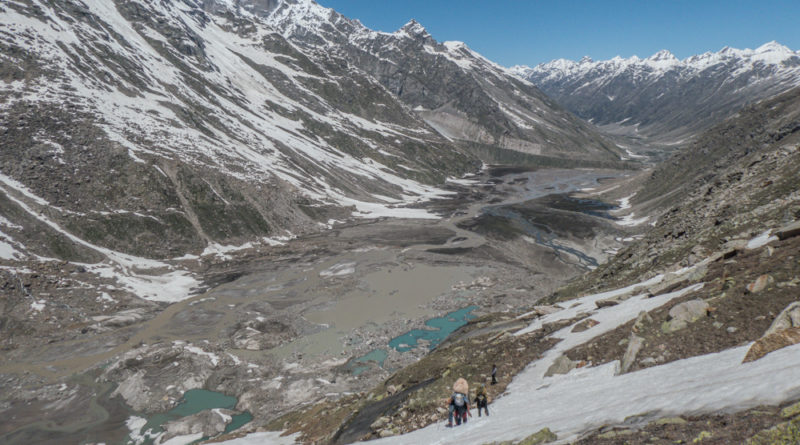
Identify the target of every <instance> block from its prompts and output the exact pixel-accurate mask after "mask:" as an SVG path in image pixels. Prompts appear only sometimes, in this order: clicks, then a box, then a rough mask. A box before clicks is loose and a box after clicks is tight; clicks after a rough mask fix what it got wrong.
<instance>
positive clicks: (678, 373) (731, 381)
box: [375, 276, 800, 444]
mask: <svg viewBox="0 0 800 445" xmlns="http://www.w3.org/2000/svg"><path fill="white" fill-rule="evenodd" d="M662 278H663V277H661V276H658V277H655V278H653V279H651V280H648V281H647V282H644V283H639V284H637V285H634V286H629V287H627V288H624V289H619V290H616V291H611V292H605V293H602V294H596V295H591V296H588V297H585V298H582V299H580V300H577V302H570V304H573V303H577V305H576V306H575V307H570V308H569V309H565V310H563V311H560V312H557V313H554V314H550V315H548V316H545V317H543V318H542V319H540V320H536V321H534V322H533V323H532V324H531V326H529V327H528V328H526V329H525V330H523V331H521V332H520V333H519V334H522V333H525V332H530V331H533V330H535V329H537V328H538V327H540V326H541V324H542V323H543V322H549V321H555V320H558V319H566V318H571V317H573V316H575V315H576V314H577V313H579V312H592V318H593V319H595V320H597V321H599V324H598V325H596V326H594V327H592V328H590V329H588V330H586V331H583V332H578V333H572V332H571V329H572V327H573V326H568V327H566V328H564V329H561V330H559V331H558V332H555V333H554V334H552V336H553V337H556V338H561V339H563V340H562V341H561V342H560V343H558V344H557V345H556V346H555V347H554V348H553V349H551V350H550V351H548V353H547V354H546V355H545V356H544V357H543V358H542V359H540V360H537V361H535V362H532V363H531V364H530V365H528V367H527V368H525V370H523V371H522V372H521V373H520V374H519V375H518V376H517V377H515V378H514V380H513V382H512V383H511V384H510V385H509V387H508V389H507V394H506V395H504V396H502V397H500V398H498V399H497V400H496V402H495V403H494V404H492V416H491V417H483V418H478V417H473V418H472V419H471V421H470V422H469V423H467V424H466V425H463V426H460V427H458V428H453V429H445V428H443V425H442V424H441V423H439V424H435V425H431V426H428V427H427V428H424V429H421V430H418V431H415V432H412V433H409V434H406V435H402V436H397V437H391V438H386V439H380V440H376V441H375V443H376V444H416V443H425V444H460V443H464V442H465V441H466V442H470V443H486V442H497V441H504V440H519V439H522V438H525V437H527V436H528V435H530V434H532V433H534V432H536V431H538V430H540V429H541V428H545V427H548V428H550V429H551V430H552V431H553V432H555V433H556V434H558V436H559V439H560V440H561V441H564V440H570V439H575V438H576V437H578V435H579V434H581V433H582V432H584V431H587V430H591V429H595V428H598V427H600V426H602V425H609V424H616V423H621V422H623V421H624V420H625V419H626V418H629V417H632V416H640V415H645V417H646V420H650V419H651V418H657V417H660V416H670V415H678V414H700V413H707V412H714V411H721V410H725V411H730V410H741V409H747V408H750V407H754V406H757V405H761V404H778V403H780V402H782V401H785V400H791V399H794V398H797V397H800V380H798V379H797V369H798V367H800V345H795V346H792V347H789V348H784V349H781V350H778V351H775V352H773V353H771V354H768V355H767V356H766V357H764V358H762V359H761V360H758V361H755V362H752V363H746V364H742V359H743V358H744V356H745V354H746V352H747V350H748V348H749V346H750V345H745V346H741V347H737V348H733V349H729V350H726V351H722V352H719V353H715V354H708V355H704V356H699V357H693V358H689V359H684V360H679V361H675V362H671V363H668V364H665V365H662V366H656V367H652V368H647V369H644V370H640V371H637V372H633V373H628V374H623V375H617V373H618V370H619V362H616V361H615V362H612V363H608V364H605V365H601V366H597V367H587V368H580V369H576V370H573V371H572V372H570V373H568V374H566V375H556V376H553V377H544V373H545V371H546V370H547V368H549V367H550V365H551V364H552V362H553V361H554V360H555V359H556V358H557V357H559V356H560V355H561V354H562V353H563V351H566V350H568V349H570V348H572V347H574V346H576V345H580V344H584V343H586V342H588V341H590V340H591V339H593V338H595V337H597V336H599V335H601V334H603V333H605V332H608V331H610V330H612V329H615V328H616V327H618V326H620V325H622V324H623V323H625V322H627V321H630V320H632V319H633V318H635V317H636V316H637V314H638V313H639V312H640V311H642V310H645V311H647V310H652V309H654V308H656V307H659V306H662V305H664V304H666V303H668V302H669V301H670V300H672V299H674V298H678V297H680V296H682V295H685V294H687V293H688V292H691V291H693V290H696V289H699V288H700V287H702V284H698V285H694V286H690V287H687V288H685V289H681V290H679V291H676V292H672V293H669V294H664V295H660V296H657V297H653V298H646V296H645V295H638V296H633V297H631V298H629V299H628V300H625V301H624V302H622V303H620V304H619V305H617V306H612V307H607V308H603V309H597V308H596V307H595V305H594V302H595V301H597V300H598V299H601V298H609V297H612V296H615V295H620V294H623V293H627V292H630V291H632V290H633V289H635V287H636V286H640V285H646V284H654V283H657V282H659V281H661V279H662ZM765 376H769V378H765Z"/></svg>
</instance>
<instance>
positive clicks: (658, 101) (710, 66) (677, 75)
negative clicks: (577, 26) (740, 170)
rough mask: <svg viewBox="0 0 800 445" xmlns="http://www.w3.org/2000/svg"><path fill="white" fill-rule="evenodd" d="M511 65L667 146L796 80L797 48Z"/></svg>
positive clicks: (623, 131)
mask: <svg viewBox="0 0 800 445" xmlns="http://www.w3.org/2000/svg"><path fill="white" fill-rule="evenodd" d="M511 70H512V71H513V72H515V73H516V74H517V75H519V76H521V77H523V78H526V79H528V80H530V81H532V82H533V83H534V84H536V85H537V86H539V87H540V88H541V89H542V90H543V91H544V92H545V93H546V94H548V95H550V96H551V97H552V98H553V99H554V100H556V101H557V102H559V103H560V104H561V105H562V106H564V107H565V108H567V109H568V110H570V111H572V112H573V113H575V114H577V115H578V116H580V117H582V118H584V119H587V120H589V121H590V122H593V123H594V124H596V125H598V126H600V127H601V128H603V129H604V130H605V131H607V132H609V133H611V134H618V135H624V136H627V137H629V138H631V139H633V140H636V139H638V140H642V141H651V142H656V143H662V144H675V143H679V142H680V141H683V140H687V139H689V138H691V137H692V136H693V135H695V134H698V133H699V132H701V131H703V130H705V129H708V128H710V127H711V126H712V125H714V124H715V123H717V122H720V121H721V120H723V119H724V118H726V117H728V116H731V115H732V114H733V113H735V112H736V111H737V110H738V109H739V108H741V107H742V106H743V105H745V104H747V103H751V102H756V101H758V100H761V99H766V98H768V97H771V96H774V95H777V94H779V93H781V92H783V91H787V90H788V89H790V88H792V87H793V86H797V85H800V52H798V51H793V50H790V49H789V48H787V47H785V46H783V45H780V44H779V43H777V42H774V41H773V42H768V43H766V44H764V45H762V46H760V47H758V48H756V49H754V50H753V49H744V50H740V49H734V48H730V47H725V48H723V49H722V50H720V51H718V52H706V53H704V54H700V55H694V56H690V57H687V58H685V59H683V60H679V59H678V58H677V57H675V56H674V55H672V53H670V52H669V51H667V50H662V51H659V52H657V53H655V54H654V55H652V56H650V57H648V58H644V59H642V58H639V57H637V56H632V57H630V58H622V57H619V56H617V57H614V58H612V59H609V60H602V61H593V60H592V59H591V58H588V57H584V58H583V59H581V60H580V61H578V62H575V61H571V60H566V59H558V60H554V61H551V62H548V63H543V64H539V65H537V66H536V67H533V68H530V67H525V66H516V67H513V68H511Z"/></svg>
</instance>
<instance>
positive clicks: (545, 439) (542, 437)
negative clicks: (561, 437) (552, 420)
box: [517, 428, 558, 445]
mask: <svg viewBox="0 0 800 445" xmlns="http://www.w3.org/2000/svg"><path fill="white" fill-rule="evenodd" d="M556 440H558V436H556V435H555V433H553V432H552V431H550V428H542V429H541V430H539V431H537V432H535V433H533V434H531V435H530V436H528V437H526V438H524V439H522V440H521V441H520V442H519V443H518V444H517V445H539V444H542V443H550V442H554V441H556Z"/></svg>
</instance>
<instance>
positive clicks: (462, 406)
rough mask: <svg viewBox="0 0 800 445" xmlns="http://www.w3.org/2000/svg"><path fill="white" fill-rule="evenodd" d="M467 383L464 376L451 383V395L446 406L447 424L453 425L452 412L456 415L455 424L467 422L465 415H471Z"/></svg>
mask: <svg viewBox="0 0 800 445" xmlns="http://www.w3.org/2000/svg"><path fill="white" fill-rule="evenodd" d="M467 394H469V384H468V383H467V381H466V380H464V378H461V377H460V378H459V379H458V380H456V382H455V383H454V384H453V395H452V396H450V402H449V404H448V407H447V426H448V427H451V426H453V413H455V415H456V425H461V422H462V421H463V422H464V423H467V415H470V416H472V413H470V412H469V396H468V395H467Z"/></svg>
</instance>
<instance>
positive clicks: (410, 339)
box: [389, 306, 478, 352]
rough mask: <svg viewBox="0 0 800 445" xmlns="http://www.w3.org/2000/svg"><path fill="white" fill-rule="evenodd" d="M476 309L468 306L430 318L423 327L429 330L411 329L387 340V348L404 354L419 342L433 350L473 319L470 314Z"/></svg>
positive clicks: (476, 307)
mask: <svg viewBox="0 0 800 445" xmlns="http://www.w3.org/2000/svg"><path fill="white" fill-rule="evenodd" d="M475 309H478V306H468V307H465V308H463V309H459V310H457V311H453V312H450V313H447V314H445V316H444V317H437V318H431V319H430V320H428V321H426V322H425V325H426V326H428V327H430V328H431V329H413V330H411V331H408V332H406V333H405V334H403V335H401V336H399V337H395V338H393V339H391V340H389V347H391V348H394V349H396V350H397V351H398V352H406V351H410V350H412V349H414V348H415V347H417V342H418V341H419V340H425V341H428V342H429V345H430V346H429V347H430V349H433V348H435V347H436V346H438V345H439V343H441V342H442V341H443V340H444V339H446V338H447V337H448V336H449V335H450V334H452V333H453V332H455V331H456V329H458V328H460V327H461V326H464V325H465V324H467V321H469V320H471V319H473V318H475V316H474V315H472V314H471V312H472V311H474V310H475Z"/></svg>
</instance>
